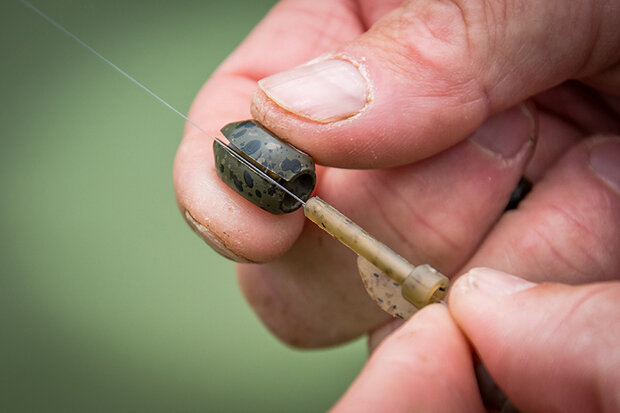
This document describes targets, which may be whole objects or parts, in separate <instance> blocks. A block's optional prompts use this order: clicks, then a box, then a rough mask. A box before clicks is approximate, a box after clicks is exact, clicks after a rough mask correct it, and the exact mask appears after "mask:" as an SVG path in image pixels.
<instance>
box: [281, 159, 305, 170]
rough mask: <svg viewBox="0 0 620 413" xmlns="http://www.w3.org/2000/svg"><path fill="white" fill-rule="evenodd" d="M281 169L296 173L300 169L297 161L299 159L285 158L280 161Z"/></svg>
mask: <svg viewBox="0 0 620 413" xmlns="http://www.w3.org/2000/svg"><path fill="white" fill-rule="evenodd" d="M282 169H283V170H285V171H291V172H293V173H297V172H299V171H301V162H299V159H285V160H283V161H282Z"/></svg>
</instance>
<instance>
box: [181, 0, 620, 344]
mask: <svg viewBox="0 0 620 413" xmlns="http://www.w3.org/2000/svg"><path fill="white" fill-rule="evenodd" d="M398 3H399V2H397V1H384V2H377V1H361V0H360V1H359V2H352V1H345V0H341V1H334V0H330V1H315V0H289V1H283V2H281V3H279V4H278V5H276V6H275V7H274V9H273V10H272V11H271V12H270V14H269V15H268V16H267V17H266V18H265V19H264V20H263V22H261V23H260V24H259V26H258V27H257V28H256V29H255V30H254V31H253V32H252V33H251V34H250V35H249V37H248V38H247V39H246V41H245V42H244V43H243V44H242V45H241V46H240V47H239V48H238V49H237V50H236V51H235V52H234V53H233V54H232V55H231V56H230V57H229V58H228V59H227V61H226V62H224V64H222V66H221V67H220V68H219V69H218V70H217V71H216V73H215V74H214V75H213V76H212V77H211V79H210V80H209V81H208V82H207V83H206V84H205V86H204V87H203V89H202V90H201V91H200V93H199V95H198V96H197V98H196V101H195V102H194V105H193V107H192V110H191V112H190V116H191V118H192V119H194V120H195V121H196V122H198V123H199V124H200V125H202V126H203V127H205V128H206V129H207V130H209V131H210V132H212V133H217V130H219V128H221V127H222V126H223V125H225V124H226V123H228V122H231V121H236V120H240V119H246V118H249V117H251V116H254V117H255V118H256V119H258V120H259V121H260V122H262V123H263V124H264V125H265V126H267V127H268V128H269V129H271V130H272V131H274V132H275V133H276V134H278V135H279V136H280V137H281V138H283V139H286V140H288V141H290V142H291V143H292V144H294V145H295V146H297V147H299V148H300V149H302V150H304V151H306V152H308V153H309V154H310V155H312V156H313V157H314V159H315V160H316V161H317V162H319V163H321V164H322V165H324V166H323V167H320V168H319V170H318V186H317V194H318V195H319V196H321V197H322V198H323V199H325V200H326V201H328V202H330V203H331V204H333V205H334V206H335V207H336V208H338V209H340V210H341V211H342V212H343V213H345V214H346V215H348V216H350V217H351V218H352V219H353V220H355V221H356V222H358V223H359V224H360V225H361V226H362V227H364V228H365V229H367V230H368V231H369V232H370V233H372V234H373V235H375V236H376V237H377V238H379V239H380V240H382V241H384V242H385V243H386V244H387V245H389V246H390V247H392V248H394V249H396V250H397V252H399V253H401V254H402V255H403V256H405V257H406V258H408V259H409V260H410V261H411V262H412V263H414V264H420V263H429V264H431V265H433V266H434V267H436V268H437V269H439V270H440V271H442V272H443V273H445V274H447V275H454V274H460V273H463V272H465V271H466V270H467V269H468V268H472V267H474V266H489V267H493V268H498V269H500V270H504V271H508V272H511V273H517V274H521V275H522V276H523V277H525V278H527V279H530V280H534V281H541V280H556V281H561V282H565V283H583V282H593V281H603V280H611V279H615V278H617V275H618V273H619V272H620V254H618V253H617V251H618V250H619V249H620V228H619V224H618V223H619V222H620V161H619V159H620V140H619V139H618V137H615V136H614V134H619V133H620V120H619V117H618V112H619V110H620V100H619V99H618V97H617V96H616V97H614V96H612V95H611V94H614V93H615V94H618V93H620V47H618V45H619V44H620V32H619V31H618V25H617V22H618V21H620V7H618V5H619V3H618V1H604V2H603V1H601V2H592V1H588V0H575V1H571V2H564V1H563V2H560V1H558V0H553V1H536V0H527V1H518V2H517V1H510V0H503V1H494V2H490V1H489V2H487V1H483V0H467V1H466V0H460V1H456V0H455V1H426V0H417V1H409V2H406V3H405V4H403V5H402V6H398ZM326 52H327V54H323V55H322V57H321V58H319V60H318V61H317V63H316V64H314V65H307V66H303V67H302V68H301V69H293V70H292V71H285V72H283V73H279V74H276V75H274V73H278V72H281V71H283V70H287V69H290V68H291V67H294V66H296V65H299V64H301V63H303V62H305V61H307V60H310V59H313V58H315V57H316V56H318V55H321V54H322V53H326ZM272 75H273V76H272ZM265 77H267V78H266V79H264V80H262V81H261V82H260V84H259V86H260V87H259V90H258V91H257V92H256V93H255V94H254V97H253V98H251V96H252V94H253V93H254V91H255V89H256V81H257V80H259V79H263V78H265ZM571 79H572V80H571ZM586 85H588V86H586ZM528 98H532V99H533V100H534V101H535V102H536V105H537V106H538V111H536V109H534V107H533V106H532V105H531V104H530V103H528V104H525V105H521V106H516V105H518V104H519V103H520V102H522V101H524V100H526V99H528ZM250 100H251V101H252V112H251V113H250V110H249V108H248V102H250ZM537 130H539V133H538V134H536V131H537ZM603 134H604V135H603ZM536 136H538V142H537V143H536V145H535V144H534V142H533V140H534V139H535V137H536ZM339 168H359V169H339ZM523 175H525V176H526V177H527V178H528V179H530V180H531V181H532V182H533V183H534V189H533V191H532V193H530V195H529V196H528V197H527V198H526V199H525V200H524V202H522V203H521V205H520V206H519V209H518V210H517V211H514V212H511V213H507V214H503V210H504V207H505V205H506V202H507V199H508V197H509V194H510V193H511V191H512V190H513V188H514V187H515V185H516V184H517V182H518V180H519V179H520V177H521V176H523ZM174 183H175V190H176V194H177V199H178V203H179V206H180V208H181V210H182V213H183V214H184V216H185V218H186V219H187V220H188V222H189V223H190V225H191V226H193V227H194V228H195V229H196V231H197V232H198V233H199V234H200V235H201V236H202V237H203V238H204V239H205V240H206V241H207V242H208V243H209V244H211V245H212V246H213V247H214V248H215V249H216V250H218V251H220V252H221V253H222V254H223V255H225V256H227V257H230V258H233V259H235V260H237V261H239V262H265V263H266V264H262V265H239V267H238V274H239V283H240V285H241V288H242V290H243V292H244V294H245V295H246V297H247V299H248V300H249V302H250V304H251V305H252V306H253V308H254V309H255V311H256V312H257V313H258V315H259V316H260V317H261V318H262V320H263V321H264V322H265V324H266V325H267V326H268V327H269V328H270V329H271V330H272V331H273V332H274V333H275V334H276V335H278V336H279V337H280V338H281V339H283V340H285V341H287V342H288V343H290V344H293V345H298V346H306V347H309V346H324V345H330V344H335V343H338V342H343V341H346V340H349V339H351V338H354V337H357V336H359V335H360V334H364V333H366V332H368V331H371V330H373V329H375V328H378V327H379V326H381V325H382V324H383V323H385V322H386V321H387V320H388V319H389V317H388V316H387V315H386V314H384V313H383V312H382V311H380V310H379V309H378V308H376V306H375V305H374V304H373V303H372V302H371V300H369V299H368V297H367V296H366V293H365V291H364V290H363V288H362V286H361V283H360V281H359V276H358V274H357V269H356V267H355V259H354V256H353V254H352V253H351V252H350V251H348V250H347V249H346V248H344V247H342V246H340V245H338V244H337V243H336V242H335V241H334V240H332V239H331V238H330V237H329V236H328V235H326V234H324V233H323V232H322V231H321V230H320V229H318V228H315V227H314V226H313V225H312V224H306V225H304V217H303V214H302V213H301V212H297V213H293V214H289V215H287V216H273V215H270V214H268V213H266V212H264V211H262V210H260V209H259V208H257V207H255V206H254V205H252V204H250V203H249V202H247V201H246V200H244V199H243V198H241V197H240V196H239V195H237V194H236V193H235V192H233V191H232V190H231V189H230V188H228V187H227V186H225V185H224V184H223V183H222V182H220V180H219V179H218V178H217V176H216V173H215V170H214V167H213V156H212V152H211V141H210V139H209V138H207V137H205V136H203V135H201V133H200V132H198V131H197V130H195V129H194V128H192V127H188V128H187V129H186V133H185V137H184V139H183V142H182V144H181V146H180V148H179V151H178V154H177V158H176V161H175V168H174Z"/></svg>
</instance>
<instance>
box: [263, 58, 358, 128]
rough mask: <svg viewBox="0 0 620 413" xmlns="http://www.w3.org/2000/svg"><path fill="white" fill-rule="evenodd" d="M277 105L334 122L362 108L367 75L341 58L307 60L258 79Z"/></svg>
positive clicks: (305, 116) (307, 115)
mask: <svg viewBox="0 0 620 413" xmlns="http://www.w3.org/2000/svg"><path fill="white" fill-rule="evenodd" d="M258 86H259V87H260V88H261V90H262V91H263V92H265V94H266V95H267V96H268V97H269V98H270V99H271V100H273V101H274V102H275V103H276V104H277V105H278V106H281V107H282V108H284V109H286V110H288V111H290V112H293V113H295V114H296V115H298V116H301V117H304V118H308V119H312V120H315V121H318V122H334V121H337V120H341V119H346V118H349V117H351V116H353V115H356V114H357V113H359V112H361V111H362V110H363V109H364V108H365V107H366V105H367V104H368V101H369V87H368V82H367V81H366V78H365V77H364V76H363V75H362V73H361V72H360V70H359V68H358V67H357V66H356V65H354V64H353V63H352V62H350V61H347V60H342V59H330V60H323V61H320V62H316V63H308V64H305V65H302V66H298V67H296V68H294V69H291V70H287V71H285V72H280V73H277V74H275V75H272V76H269V77H266V78H264V79H262V80H260V81H259V82H258Z"/></svg>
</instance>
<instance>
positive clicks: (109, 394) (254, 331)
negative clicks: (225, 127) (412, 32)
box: [0, 0, 366, 412]
mask: <svg viewBox="0 0 620 413" xmlns="http://www.w3.org/2000/svg"><path fill="white" fill-rule="evenodd" d="M33 3H34V4H35V5H37V6H38V7H40V8H42V9H43V10H44V11H45V12H47V13H48V14H49V15H50V16H51V17H53V18H54V19H56V20H57V21H58V22H60V23H61V24H63V25H65V26H66V27H67V28H69V29H70V30H72V31H73V32H74V33H76V34H77V35H78V36H80V37H81V38H82V39H83V40H85V41H86V42H87V43H89V44H90V45H91V46H93V47H94V48H95V49H97V50H98V51H99V52H101V53H102V54H104V55H105V56H106V57H108V58H109V59H110V60H112V61H113V62H115V63H116V64H118V65H119V66H121V67H122V68H124V69H125V70H127V71H128V72H129V73H131V74H133V75H134V76H135V77H136V78H137V79H139V80H140V81H142V82H144V83H145V84H147V85H148V86H150V87H152V88H153V89H154V90H155V91H156V92H157V93H159V94H160V95H161V96H163V97H164V98H165V99H167V100H168V101H169V102H170V103H171V104H173V105H175V106H176V107H177V108H179V109H180V110H181V111H184V112H186V111H187V110H188V108H189V105H190V103H191V101H192V99H193V97H194V95H195V93H196V92H197V91H198V89H199V87H200V86H201V85H202V83H203V82H204V81H205V80H206V79H207V77H208V76H209V74H210V73H211V72H212V71H213V70H214V69H215V67H216V66H217V65H218V63H219V62H221V61H222V60H223V59H224V58H225V57H226V55H227V54H228V53H230V52H231V51H232V50H233V49H234V47H235V46H236V45H237V44H238V43H239V42H240V41H241V40H242V39H243V37H244V36H245V35H246V34H247V33H248V32H249V30H250V29H251V28H252V27H253V26H254V25H255V24H256V23H257V22H258V21H259V20H260V19H261V17H262V16H263V15H264V14H265V13H266V12H267V11H268V10H269V8H270V7H271V6H272V5H273V1H262V0H261V1H258V0H246V1H241V0H235V1H226V2H223V1H193V2H192V1H166V2H164V1H148V2H147V1H141V2H140V1H106V0H83V1H77V0H57V1H53V2H52V1H43V0H41V1H33ZM0 34H1V36H0V45H1V46H0V47H1V48H0V51H1V58H0V93H1V96H2V99H3V102H2V111H0V119H1V122H0V125H1V126H0V128H1V129H0V131H1V137H0V142H1V143H0V190H1V197H0V213H1V215H0V234H1V237H0V240H1V243H2V245H1V249H0V260H1V267H0V268H1V275H0V411H3V412H4V411H7V412H28V411H46V412H55V411H62V412H72V411H97V412H104V411H115V412H119V411H149V412H158V411H166V412H169V411H255V412H256V411H322V410H325V409H327V408H328V407H329V406H330V405H331V404H333V403H334V402H335V401H336V400H337V398H338V397H339V395H340V394H342V392H343V391H344V390H345V389H346V387H347V386H348V384H349V383H350V382H351V380H352V379H353V378H354V377H355V375H356V374H357V372H358V371H359V369H360V367H361V366H362V364H363V362H364V360H365V357H366V354H365V343H364V342H363V341H362V340H360V341H357V342H355V343H352V344H350V345H347V346H343V347H340V348H336V349H330V350H322V351H303V352H302V351H297V350H293V349H290V348H287V347H286V346H284V345H283V344H281V343H279V342H278V341H277V340H276V339H275V338H273V337H272V336H270V335H269V333H268V332H267V331H266V330H265V329H264V327H263V326H262V325H261V324H260V322H259V321H258V319H257V318H256V317H255V316H254V314H253V313H252V311H251V310H250V308H249V307H248V306H247V305H246V304H245V302H244V301H243V299H242V297H241V295H240V293H239V291H238V290H237V286H236V281H235V278H234V273H233V265H232V264H231V263H230V262H228V261H226V260H224V259H223V258H220V257H219V256H217V255H216V254H215V253H213V252H212V251H211V250H210V249H208V248H207V247H206V246H205V245H204V244H203V243H202V242H201V241H200V240H199V239H198V237H196V236H195V235H194V234H193V233H192V232H191V231H190V230H189V229H188V228H187V227H186V225H185V223H184V222H183V220H182V219H181V217H180V214H179V213H178V211H177V209H176V205H175V201H174V196H173V190H172V183H171V170H172V162H173V157H174V153H175V150H176V147H177V145H178V143H179V139H180V137H181V131H182V128H183V120H182V119H180V118H179V117H177V115H175V114H174V113H172V112H171V111H169V110H168V109H166V108H165V107H164V106H162V105H161V104H159V103H157V102H156V101H154V100H153V99H152V98H151V97H149V96H148V95H146V94H145V93H144V92H143V91H141V90H140V89H138V88H137V87H136V86H134V85H132V84H131V83H130V82H129V81H128V80H126V79H124V78H122V77H121V76H120V75H119V74H118V73H116V72H114V71H113V70H112V69H110V68H109V67H107V66H105V65H104V64H103V63H102V62H101V61H99V60H97V59H96V58H95V57H94V56H93V55H91V54H89V53H88V52H87V51H86V50H85V49H83V48H81V46H79V45H77V44H76V43H75V42H73V41H72V40H70V39H69V38H67V37H66V36H65V35H63V34H62V33H60V32H59V31H57V30H56V29H54V28H53V27H52V26H50V25H49V24H48V23H46V22H45V21H44V20H42V19H41V18H40V17H38V16H36V15H35V14H34V13H33V12H31V11H30V10H29V9H27V8H26V7H25V6H23V5H21V4H20V3H18V2H17V0H3V1H2V6H1V10H0Z"/></svg>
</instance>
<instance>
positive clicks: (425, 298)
mask: <svg viewBox="0 0 620 413" xmlns="http://www.w3.org/2000/svg"><path fill="white" fill-rule="evenodd" d="M304 214H305V215H306V217H307V218H308V219H310V220H311V221H313V222H314V223H315V224H317V225H318V226H319V227H321V228H323V229H324V230H325V231H327V232H328V233H329V234H331V235H332V236H333V237H335V238H337V239H338V240H339V241H340V242H342V243H343V244H345V245H346V246H347V247H349V248H351V249H352V250H353V251H355V252H356V253H357V254H359V255H360V256H361V257H363V258H364V259H365V260H366V261H368V262H370V263H371V264H372V265H374V266H375V267H377V268H378V269H380V270H381V271H382V272H384V273H385V274H386V275H387V276H388V277H390V278H391V279H393V280H394V281H395V282H397V283H398V284H400V285H401V286H402V288H401V290H402V291H401V293H402V295H403V297H405V299H406V300H407V301H409V302H410V303H411V304H413V305H414V306H416V307H417V308H422V307H424V306H425V305H428V304H431V303H433V302H438V301H440V300H443V298H444V297H445V295H446V291H447V287H448V283H449V280H448V277H446V276H445V275H443V274H442V273H440V272H438V271H437V270H435V269H434V268H433V267H431V266H430V265H427V264H425V265H419V266H417V267H416V266H414V265H412V264H411V263H409V262H408V261H407V260H406V259H404V258H403V257H401V256H400V255H398V254H397V253H395V252H394V251H392V250H391V249H390V248H389V247H387V246H386V245H385V244H383V243H382V242H380V241H377V240H376V239H375V238H374V237H373V236H372V235H370V234H369V233H367V232H366V231H364V230H363V229H362V228H360V227H359V226H358V225H357V224H355V223H354V222H353V221H351V220H350V219H349V218H347V217H346V216H344V215H343V214H342V213H340V212H339V211H338V210H337V209H336V208H334V207H333V206H331V205H329V204H328V203H327V202H325V201H323V200H322V199H320V198H319V197H316V196H315V197H312V198H310V199H309V200H308V201H307V202H306V206H305V207H304Z"/></svg>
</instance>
